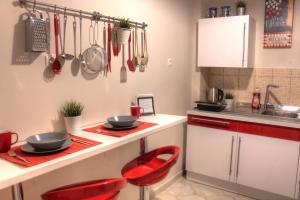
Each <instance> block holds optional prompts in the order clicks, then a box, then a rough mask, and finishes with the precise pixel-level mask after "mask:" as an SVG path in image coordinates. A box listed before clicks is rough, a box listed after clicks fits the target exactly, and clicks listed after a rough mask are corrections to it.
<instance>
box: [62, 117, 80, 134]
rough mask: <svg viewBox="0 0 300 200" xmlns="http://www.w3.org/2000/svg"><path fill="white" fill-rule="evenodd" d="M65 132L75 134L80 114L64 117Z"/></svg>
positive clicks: (78, 126)
mask: <svg viewBox="0 0 300 200" xmlns="http://www.w3.org/2000/svg"><path fill="white" fill-rule="evenodd" d="M64 120H65V126H66V130H67V133H71V134H76V131H79V130H80V126H81V116H76V117H64Z"/></svg>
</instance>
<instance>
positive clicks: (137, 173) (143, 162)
mask: <svg viewBox="0 0 300 200" xmlns="http://www.w3.org/2000/svg"><path fill="white" fill-rule="evenodd" d="M179 153H180V148H179V147H177V146H165V147H161V148H159V149H155V150H153V151H150V152H148V153H145V154H143V155H141V156H140V157H137V158H135V159H134V160H132V161H130V162H129V163H127V164H126V165H125V166H124V167H123V169H122V175H123V177H124V178H126V179H127V181H128V182H129V183H131V184H133V185H137V186H150V185H153V184H155V183H158V182H160V181H161V180H163V179H164V178H165V177H166V176H167V175H168V173H169V171H170V169H171V167H172V166H173V165H175V163H176V162H177V160H178V157H179ZM164 155H170V158H169V159H164V158H161V157H162V156H164Z"/></svg>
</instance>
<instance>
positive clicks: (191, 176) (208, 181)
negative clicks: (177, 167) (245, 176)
mask: <svg viewBox="0 0 300 200" xmlns="http://www.w3.org/2000/svg"><path fill="white" fill-rule="evenodd" d="M186 178H187V180H190V181H193V182H197V183H200V184H204V185H208V186H211V187H215V188H218V189H222V190H225V191H228V192H233V193H236V194H240V195H244V196H247V197H250V198H255V199H258V200H270V199H271V200H294V199H293V198H288V197H285V196H281V195H278V194H274V193H270V192H266V191H263V190H258V189H255V188H250V187H246V186H243V185H239V184H234V183H230V182H227V181H223V180H219V179H215V178H212V177H208V176H205V175H201V174H196V173H193V172H187V176H186Z"/></svg>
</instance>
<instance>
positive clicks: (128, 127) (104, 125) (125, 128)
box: [103, 122, 139, 131]
mask: <svg viewBox="0 0 300 200" xmlns="http://www.w3.org/2000/svg"><path fill="white" fill-rule="evenodd" d="M138 125H139V122H134V123H133V124H132V125H131V126H126V127H118V126H113V125H111V124H110V123H105V124H103V127H104V128H106V129H109V130H115V131H122V130H129V129H133V128H136V127H138Z"/></svg>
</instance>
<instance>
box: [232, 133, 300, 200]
mask: <svg viewBox="0 0 300 200" xmlns="http://www.w3.org/2000/svg"><path fill="white" fill-rule="evenodd" d="M299 147H300V145H299V142H294V141H288V140H282V139H276V138H269V137H262V136H255V135H248V134H239V135H238V142H237V149H238V153H237V154H238V155H237V169H236V182H237V183H238V184H241V185H245V186H249V187H253V188H258V189H260V190H264V191H268V192H272V193H276V194H281V195H283V196H287V197H291V198H294V195H295V187H296V178H297V169H298V158H299Z"/></svg>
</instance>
